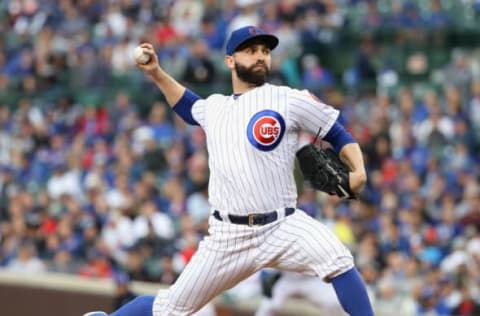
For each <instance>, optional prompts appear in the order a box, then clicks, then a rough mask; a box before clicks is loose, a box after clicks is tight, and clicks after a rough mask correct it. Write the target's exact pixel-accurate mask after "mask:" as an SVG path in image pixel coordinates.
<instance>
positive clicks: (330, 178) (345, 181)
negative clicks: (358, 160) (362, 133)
mask: <svg viewBox="0 0 480 316" xmlns="http://www.w3.org/2000/svg"><path fill="white" fill-rule="evenodd" d="M297 159H298V163H299V165H300V169H301V170H302V173H303V176H304V177H305V179H307V180H308V181H309V182H310V184H311V185H312V187H313V188H315V189H317V190H320V191H323V192H326V193H328V194H330V195H338V196H339V197H341V198H347V199H355V198H356V196H355V193H353V191H352V189H351V188H350V181H349V173H350V168H349V167H348V166H347V165H346V164H345V163H344V162H343V161H341V160H340V158H339V157H338V155H337V154H336V153H335V152H334V151H333V150H332V149H331V148H319V147H317V146H316V145H314V144H309V145H306V146H303V147H302V148H301V149H300V150H299V151H298V152H297Z"/></svg>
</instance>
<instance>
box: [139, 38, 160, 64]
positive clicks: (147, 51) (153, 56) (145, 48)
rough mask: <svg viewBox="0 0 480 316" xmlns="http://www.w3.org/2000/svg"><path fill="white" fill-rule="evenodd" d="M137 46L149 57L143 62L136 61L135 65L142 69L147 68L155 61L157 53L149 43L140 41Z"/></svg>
mask: <svg viewBox="0 0 480 316" xmlns="http://www.w3.org/2000/svg"><path fill="white" fill-rule="evenodd" d="M139 46H140V47H141V48H142V49H143V52H144V53H145V54H147V55H148V56H149V57H150V59H149V61H148V62H147V63H144V64H142V63H138V62H136V65H137V66H138V67H139V68H141V69H143V70H148V69H149V68H150V67H152V66H153V65H155V64H156V63H157V54H156V52H155V48H154V47H153V45H152V44H150V43H141V44H140V45H139Z"/></svg>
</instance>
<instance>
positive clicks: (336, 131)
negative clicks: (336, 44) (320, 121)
mask: <svg viewBox="0 0 480 316" xmlns="http://www.w3.org/2000/svg"><path fill="white" fill-rule="evenodd" d="M323 139H324V140H326V141H327V142H329V143H330V144H331V145H332V146H333V150H335V152H336V153H337V154H338V153H339V152H340V150H342V147H343V146H345V145H346V144H351V143H356V140H355V138H353V136H352V135H350V133H349V132H347V131H346V130H345V128H343V126H342V124H340V123H339V122H338V120H337V121H335V123H333V125H332V127H331V128H330V130H329V131H328V133H327V134H326V135H325V137H323Z"/></svg>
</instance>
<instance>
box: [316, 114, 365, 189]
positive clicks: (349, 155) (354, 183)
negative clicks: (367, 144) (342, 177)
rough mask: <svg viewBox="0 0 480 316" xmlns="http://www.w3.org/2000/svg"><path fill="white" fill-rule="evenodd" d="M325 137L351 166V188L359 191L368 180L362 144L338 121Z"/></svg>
mask: <svg viewBox="0 0 480 316" xmlns="http://www.w3.org/2000/svg"><path fill="white" fill-rule="evenodd" d="M324 139H325V140H326V141H328V142H329V143H330V144H331V145H332V146H333V148H334V150H335V151H336V152H337V153H338V156H339V157H340V159H341V160H342V161H343V162H344V163H346V164H347V166H348V167H349V168H350V170H351V172H350V174H349V183H350V188H351V189H352V191H353V192H355V193H358V192H359V191H360V190H361V189H362V187H363V186H364V184H365V182H366V181H367V173H366V171H365V165H364V162H363V155H362V150H361V149H360V146H359V145H358V143H357V142H356V140H355V139H354V138H353V136H352V135H350V133H349V132H347V131H346V130H345V129H344V128H343V126H342V125H341V124H340V123H339V122H338V121H336V122H335V123H334V124H333V125H332V127H331V128H330V130H329V131H328V133H327V134H326V135H325V137H324Z"/></svg>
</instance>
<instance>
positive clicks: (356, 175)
mask: <svg viewBox="0 0 480 316" xmlns="http://www.w3.org/2000/svg"><path fill="white" fill-rule="evenodd" d="M339 156H340V159H341V160H342V161H343V162H345V163H346V164H347V165H348V167H350V170H351V172H350V174H349V180H350V188H351V189H352V191H353V192H355V193H358V192H360V190H361V189H362V187H363V186H364V185H365V182H367V172H366V171H365V165H364V162H363V155H362V151H361V149H360V146H359V145H358V143H349V144H346V145H344V146H343V147H342V149H341V150H340V153H339Z"/></svg>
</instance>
